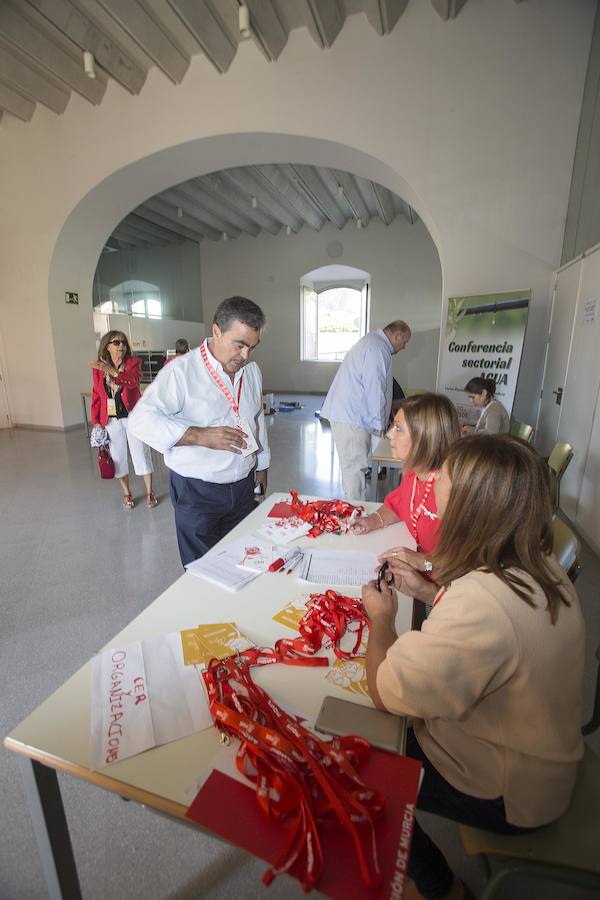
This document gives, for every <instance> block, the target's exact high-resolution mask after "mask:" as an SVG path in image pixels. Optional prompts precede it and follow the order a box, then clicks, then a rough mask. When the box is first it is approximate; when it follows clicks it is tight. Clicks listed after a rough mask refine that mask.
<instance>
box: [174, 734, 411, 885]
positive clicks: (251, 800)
mask: <svg viewBox="0 0 600 900" xmlns="http://www.w3.org/2000/svg"><path fill="white" fill-rule="evenodd" d="M420 771H421V763H420V762H418V761H417V760H415V759H410V758H409V757H406V756H396V755H395V754H392V753H384V752H383V751H380V750H372V752H371V755H370V756H369V759H368V760H367V761H366V762H365V763H364V764H362V765H361V766H360V770H359V774H360V776H361V778H362V780H363V781H364V783H365V784H366V785H367V786H368V787H370V788H373V789H376V790H380V791H381V792H382V793H383V795H384V796H385V798H386V801H387V809H386V812H385V814H384V815H383V816H382V817H381V818H380V819H377V820H376V821H375V832H376V837H377V853H378V858H379V866H380V869H381V874H382V882H381V887H380V888H379V889H378V890H371V889H370V888H368V887H366V886H365V885H364V883H363V882H362V880H361V877H360V872H359V869H358V862H357V859H356V856H355V853H354V848H353V846H352V842H351V838H350V835H349V834H348V833H347V832H346V831H345V830H344V829H343V828H342V827H341V826H340V828H335V829H325V828H323V829H322V830H321V832H320V837H321V842H322V846H323V853H324V857H325V864H324V866H323V872H322V874H321V877H320V879H319V881H318V882H317V884H316V886H315V889H316V890H317V891H319V893H322V894H325V895H326V896H327V897H332V898H333V900H348V897H352V900H375V898H378V897H382V898H383V897H386V898H389V897H393V898H394V900H401V898H402V895H403V892H404V884H405V881H406V872H407V865H408V857H409V853H410V841H411V837H412V828H413V821H414V812H415V807H416V802H417V794H418V790H419V774H420ZM186 816H187V818H189V819H191V820H192V821H194V822H197V823H198V824H199V825H201V826H202V827H203V828H206V829H207V830H208V831H211V832H212V833H213V834H216V835H218V836H219V837H222V838H224V839H225V840H226V841H229V842H230V843H232V844H235V845H236V846H237V847H241V848H242V849H243V850H246V851H247V852H248V853H252V854H253V855H254V856H258V857H259V858H260V859H264V860H265V861H266V862H267V863H270V864H271V865H273V864H274V863H275V862H276V860H277V857H278V855H279V852H280V850H281V848H282V846H283V844H284V842H285V840H286V831H285V829H284V828H283V827H282V826H281V825H278V824H276V823H275V822H273V821H272V820H271V819H269V818H268V817H267V816H266V815H264V814H263V812H262V810H261V809H260V807H259V805H258V802H257V800H256V796H255V791H254V787H252V786H248V787H246V786H245V785H243V784H240V783H239V782H238V781H234V779H233V778H229V777H228V776H227V775H223V773H222V772H217V771H214V772H213V773H212V774H211V775H210V776H209V778H208V779H207V781H206V782H205V783H204V785H203V787H202V788H201V789H200V791H199V792H198V794H197V795H196V798H195V800H194V802H193V803H192V805H191V806H190V807H189V809H188V811H187V813H186ZM290 874H291V875H295V873H294V870H293V868H292V870H291V871H290ZM265 896H266V897H268V894H265Z"/></svg>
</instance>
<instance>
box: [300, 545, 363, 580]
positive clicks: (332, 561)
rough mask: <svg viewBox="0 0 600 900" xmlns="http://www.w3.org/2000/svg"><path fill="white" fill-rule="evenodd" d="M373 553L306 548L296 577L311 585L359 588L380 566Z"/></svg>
mask: <svg viewBox="0 0 600 900" xmlns="http://www.w3.org/2000/svg"><path fill="white" fill-rule="evenodd" d="M379 565H380V564H379V561H378V559H377V554H376V553H369V552H365V551H362V552H360V551H358V552H357V551H356V550H306V551H305V553H304V559H303V561H302V564H301V568H300V571H299V573H298V577H299V578H300V579H301V580H302V581H308V582H310V583H311V584H326V585H335V586H351V587H361V586H362V585H363V584H366V583H367V582H368V581H372V579H373V578H375V576H376V574H377V570H378V569H379Z"/></svg>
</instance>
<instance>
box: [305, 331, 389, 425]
mask: <svg viewBox="0 0 600 900" xmlns="http://www.w3.org/2000/svg"><path fill="white" fill-rule="evenodd" d="M393 352H394V348H393V346H392V343H391V341H390V339H389V338H388V336H387V334H386V333H385V331H383V330H382V329H381V328H380V329H378V330H377V331H370V332H369V333H368V334H366V335H365V336H364V337H363V338H361V339H360V341H357V342H356V344H355V345H354V346H353V347H351V348H350V350H348V352H347V353H346V355H345V357H344V360H343V362H342V364H341V366H340V367H339V369H338V370H337V373H336V376H335V378H334V379H333V382H332V384H331V387H330V388H329V392H328V394H327V397H326V398H325V402H324V403H323V406H322V407H321V415H322V416H323V417H324V418H325V419H329V421H330V422H342V423H345V424H346V425H356V426H358V428H361V429H362V430H363V431H366V432H368V433H369V434H377V435H379V434H381V432H382V431H385V430H386V429H387V424H388V419H389V417H390V409H391V406H392V383H393V376H392V355H393Z"/></svg>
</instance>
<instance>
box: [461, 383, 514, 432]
mask: <svg viewBox="0 0 600 900" xmlns="http://www.w3.org/2000/svg"><path fill="white" fill-rule="evenodd" d="M463 390H464V392H465V394H467V396H468V398H469V400H470V401H471V403H472V404H473V406H476V407H477V408H478V409H480V410H481V415H480V416H479V420H478V422H477V425H476V426H475V431H485V432H486V433H487V434H505V433H506V432H508V431H509V430H510V416H509V414H508V413H507V411H506V410H505V409H504V407H503V406H502V404H501V403H500V401H499V400H495V399H494V398H495V394H496V382H495V381H494V379H493V378H471V380H470V381H469V382H468V383H467V384H466V385H465V387H464V388H463ZM471 430H472V429H471V426H470V425H466V426H463V431H471Z"/></svg>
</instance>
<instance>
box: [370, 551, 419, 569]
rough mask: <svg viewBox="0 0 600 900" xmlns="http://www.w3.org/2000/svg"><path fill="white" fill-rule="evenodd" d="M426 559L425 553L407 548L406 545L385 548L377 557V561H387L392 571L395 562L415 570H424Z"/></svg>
mask: <svg viewBox="0 0 600 900" xmlns="http://www.w3.org/2000/svg"><path fill="white" fill-rule="evenodd" d="M428 561H429V558H428V556H427V554H426V553H417V551H416V550H409V549H408V547H392V549H391V550H386V551H385V553H382V554H381V555H380V557H379V562H381V563H383V562H387V563H388V565H389V567H390V569H391V570H392V571H394V565H395V564H396V563H404V564H405V565H407V566H410V567H411V569H414V570H415V572H424V571H425V563H426V562H428Z"/></svg>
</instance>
